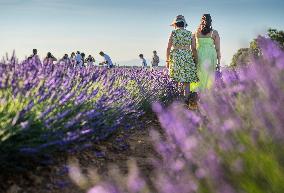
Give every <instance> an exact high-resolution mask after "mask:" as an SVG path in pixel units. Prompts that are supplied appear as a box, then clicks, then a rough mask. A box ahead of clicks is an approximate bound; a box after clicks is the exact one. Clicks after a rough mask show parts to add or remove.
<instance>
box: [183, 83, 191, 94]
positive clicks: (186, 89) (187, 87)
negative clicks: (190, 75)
mask: <svg viewBox="0 0 284 193" xmlns="http://www.w3.org/2000/svg"><path fill="white" fill-rule="evenodd" d="M183 89H184V96H185V97H188V96H189V95H190V83H184V84H183Z"/></svg>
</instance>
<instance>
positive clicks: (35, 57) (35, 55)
mask: <svg viewBox="0 0 284 193" xmlns="http://www.w3.org/2000/svg"><path fill="white" fill-rule="evenodd" d="M28 59H29V60H35V61H40V59H39V56H38V55H37V49H33V54H32V55H31V56H30V57H28Z"/></svg>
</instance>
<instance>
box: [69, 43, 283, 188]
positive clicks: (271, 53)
mask: <svg viewBox="0 0 284 193" xmlns="http://www.w3.org/2000/svg"><path fill="white" fill-rule="evenodd" d="M258 44H259V45H260V47H261V49H262V56H261V57H259V58H257V59H254V60H252V61H253V62H252V63H253V64H251V65H249V66H248V67H246V68H243V69H238V71H227V72H223V81H222V82H218V83H217V84H216V87H215V88H214V89H212V90H211V91H209V92H208V93H205V94H203V95H202V96H201V103H200V112H198V113H196V112H190V111H188V110H186V109H184V107H183V106H182V105H180V104H173V105H172V106H170V107H169V108H164V107H162V105H160V104H159V103H156V104H154V105H153V109H154V111H155V112H156V113H157V115H158V117H159V120H160V123H161V126H162V128H163V129H164V131H165V136H163V137H162V138H161V137H160V136H159V134H157V133H156V132H153V133H152V136H153V143H155V146H156V150H157V152H159V153H160V155H161V158H160V159H159V160H156V161H154V162H153V165H154V168H155V169H154V172H153V176H151V177H150V180H152V181H151V183H149V180H147V181H145V180H144V178H143V176H141V174H139V170H138V169H137V167H136V166H135V165H133V163H132V164H130V166H131V167H130V170H129V171H130V174H129V175H128V176H122V177H119V178H117V174H114V175H113V176H114V177H113V178H112V180H109V181H107V182H106V181H104V182H99V181H98V180H97V179H98V178H96V177H95V175H94V173H90V176H91V178H89V179H88V178H84V181H83V183H82V181H81V183H78V182H79V181H76V178H73V179H74V181H75V182H77V183H78V185H81V187H82V188H86V187H90V186H92V184H95V186H94V187H93V188H91V189H89V193H110V192H111V193H119V192H131V193H136V192H161V193H173V192H179V193H191V192H192V193H196V192H200V193H243V192H257V193H267V192H283V191H284V154H283V152H284V110H283V107H284V87H283V85H284V84H283V82H284V52H283V50H280V49H279V48H278V47H277V46H276V45H275V44H274V43H273V42H271V41H269V40H267V39H263V38H261V39H259V40H258ZM74 167H75V168H76V165H71V166H70V175H71V177H73V174H74V171H75V170H74ZM76 171H77V172H78V171H79V170H78V169H76ZM91 174H93V175H91ZM77 176H78V174H77ZM92 179H96V181H95V182H93V181H92ZM87 189H88V188H87Z"/></svg>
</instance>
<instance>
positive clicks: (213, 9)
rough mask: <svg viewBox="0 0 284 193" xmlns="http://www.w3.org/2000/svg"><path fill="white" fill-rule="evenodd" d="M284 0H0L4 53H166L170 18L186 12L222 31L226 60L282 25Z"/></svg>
mask: <svg viewBox="0 0 284 193" xmlns="http://www.w3.org/2000/svg"><path fill="white" fill-rule="evenodd" d="M283 9H284V1H283V0H270V1H269V0H235V1H230V0H214V1H213V0H203V1H201V0H178V1H174V0H156V1H155V0H141V1H138V0H0V26H1V30H0V55H1V56H3V55H4V54H5V53H6V52H8V53H11V52H12V50H13V49H15V50H16V54H17V56H18V57H20V58H23V57H24V56H26V55H30V53H31V50H32V49H33V48H38V50H39V53H40V55H41V57H44V56H45V54H46V53H47V52H48V51H51V52H52V53H53V54H54V55H55V56H57V57H61V56H63V54H64V53H71V52H72V51H77V50H81V51H84V52H85V53H86V54H92V55H94V57H95V58H96V59H97V60H101V58H100V57H99V55H98V52H99V51H100V50H104V51H105V52H106V53H108V54H109V55H111V57H112V58H113V60H114V61H117V62H118V61H127V60H132V59H136V58H137V57H138V55H139V53H144V55H145V56H146V58H148V59H149V58H150V57H151V55H152V51H153V50H157V51H158V53H159V54H160V56H161V57H162V58H165V51H166V46H167V40H168V36H169V34H170V32H171V30H172V28H171V27H170V23H171V22H172V20H173V19H174V17H175V16H176V15H178V14H183V15H184V16H185V17H186V19H187V21H188V23H189V27H188V29H189V30H191V31H195V30H196V28H197V27H198V24H199V21H200V17H201V15H202V14H203V13H210V14H211V15H212V17H213V27H214V28H215V29H217V30H218V31H219V34H220V36H221V41H222V43H221V46H222V47H221V49H222V55H223V64H228V63H230V60H231V57H232V55H233V54H234V53H235V52H236V50H237V49H238V48H240V47H244V46H247V45H248V42H249V41H250V40H251V39H252V38H254V37H255V36H256V35H258V34H260V33H264V32H265V30H266V29H267V28H268V27H274V28H278V29H284V20H283V18H284V11H283Z"/></svg>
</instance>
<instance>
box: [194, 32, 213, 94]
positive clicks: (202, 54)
mask: <svg viewBox="0 0 284 193" xmlns="http://www.w3.org/2000/svg"><path fill="white" fill-rule="evenodd" d="M196 48H197V55H198V65H197V66H198V67H197V68H198V77H199V90H201V91H202V90H206V89H209V88H211V87H212V85H213V83H214V81H215V71H216V65H217V52H216V48H215V44H214V40H213V38H212V35H211V37H196Z"/></svg>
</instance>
